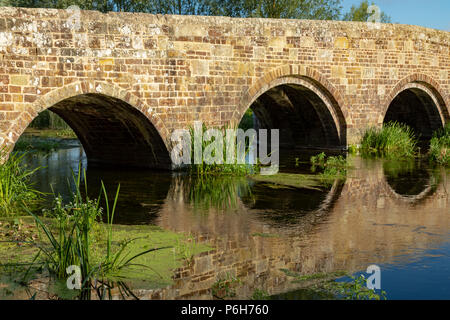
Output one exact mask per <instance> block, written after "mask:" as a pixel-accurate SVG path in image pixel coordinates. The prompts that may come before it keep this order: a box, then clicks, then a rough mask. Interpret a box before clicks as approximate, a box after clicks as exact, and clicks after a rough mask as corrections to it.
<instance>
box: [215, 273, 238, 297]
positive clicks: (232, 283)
mask: <svg viewBox="0 0 450 320" xmlns="http://www.w3.org/2000/svg"><path fill="white" fill-rule="evenodd" d="M241 283H242V281H241V279H239V278H237V277H234V276H232V275H231V274H230V273H227V274H226V275H225V276H224V277H222V278H219V279H218V280H217V281H216V282H214V284H213V285H212V287H211V293H212V296H213V297H214V298H215V299H220V300H224V299H226V298H233V297H235V296H236V287H237V286H238V285H239V284H241Z"/></svg>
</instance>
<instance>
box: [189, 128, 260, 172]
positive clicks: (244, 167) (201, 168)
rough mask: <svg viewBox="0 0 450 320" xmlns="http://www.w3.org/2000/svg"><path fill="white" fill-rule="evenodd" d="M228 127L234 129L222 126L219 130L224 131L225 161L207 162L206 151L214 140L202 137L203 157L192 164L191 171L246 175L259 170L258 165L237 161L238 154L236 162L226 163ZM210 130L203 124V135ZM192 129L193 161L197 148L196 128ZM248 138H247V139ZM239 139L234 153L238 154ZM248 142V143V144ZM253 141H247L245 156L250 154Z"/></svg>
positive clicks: (190, 129)
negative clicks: (195, 141) (195, 145)
mask: <svg viewBox="0 0 450 320" xmlns="http://www.w3.org/2000/svg"><path fill="white" fill-rule="evenodd" d="M227 129H234V128H231V127H230V128H229V127H222V128H220V129H219V130H221V131H222V136H223V137H224V141H223V142H224V143H223V150H222V154H223V161H222V162H223V163H207V162H206V161H205V159H204V151H205V149H206V148H207V146H208V145H210V144H211V143H212V142H214V140H213V141H205V140H204V139H203V138H202V144H201V149H202V159H201V163H198V164H195V163H194V164H192V165H191V173H196V174H198V175H204V174H226V175H236V176H245V175H248V174H252V173H254V172H255V171H256V170H257V167H258V165H251V164H240V163H238V161H237V156H236V157H235V159H234V163H225V162H226V161H225V159H226V152H227V150H226V143H225V140H226V139H225V137H226V130H227ZM207 130H208V128H207V127H206V125H205V124H203V127H202V137H203V135H204V134H205V132H206V131H207ZM189 131H190V135H191V146H192V150H191V159H192V161H194V154H195V149H194V137H195V135H194V133H195V131H194V128H193V127H191V128H189ZM246 140H247V139H246ZM236 141H237V139H236V140H235V147H234V154H235V155H237V154H238V150H239V148H240V147H241V146H240V145H239V144H238V143H236ZM247 142H248V144H247ZM251 142H252V141H248V140H247V141H246V145H245V146H244V150H245V156H247V155H248V153H249V145H250V144H251ZM212 156H215V154H213V155H212Z"/></svg>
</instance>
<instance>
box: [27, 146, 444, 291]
mask: <svg viewBox="0 0 450 320" xmlns="http://www.w3.org/2000/svg"><path fill="white" fill-rule="evenodd" d="M348 162H349V163H350V165H351V167H350V168H349V170H348V173H347V177H346V179H345V181H335V182H334V183H333V184H331V185H329V186H328V187H324V188H320V189H316V190H311V189H302V188H293V187H281V186H279V185H274V184H271V183H265V182H255V181H253V180H251V179H247V178H220V179H219V178H217V179H212V180H211V181H209V180H208V181H199V179H194V178H192V177H189V176H188V175H186V174H179V173H178V174H175V173H171V172H153V171H142V170H126V171H122V170H113V169H108V170H106V169H105V170H101V169H97V168H90V167H88V168H87V180H88V186H89V190H90V191H89V192H92V193H93V194H94V193H95V192H98V191H99V187H100V179H102V180H103V181H104V182H105V185H106V187H107V189H108V191H109V192H113V191H115V188H116V186H117V184H119V183H120V185H121V192H120V198H119V206H118V210H117V214H116V218H115V222H116V223H120V224H156V225H158V226H161V227H162V228H164V229H167V230H171V231H175V232H184V233H187V234H192V235H194V236H195V237H196V238H197V239H199V241H204V242H207V243H209V244H210V245H212V246H213V247H214V249H215V250H213V251H210V252H207V253H204V254H200V255H199V256H196V257H194V263H193V267H187V266H186V267H185V268H182V269H179V270H177V271H176V272H175V276H174V284H173V285H171V286H169V287H167V288H162V289H158V290H151V291H149V292H148V293H147V297H149V298H162V299H174V298H195V299H203V298H206V299H208V298H211V294H210V292H209V291H208V289H210V288H211V285H212V283H214V282H215V281H216V279H217V278H218V277H220V275H225V274H231V275H233V276H235V277H238V278H239V279H240V282H241V284H240V285H239V286H238V287H237V288H236V298H242V299H245V298H248V297H250V296H251V295H252V292H254V290H255V289H256V288H259V289H262V290H265V291H266V292H268V293H269V294H270V295H272V296H273V298H276V299H301V298H305V294H304V290H303V289H302V288H300V287H299V285H298V284H297V283H295V282H293V281H292V279H291V278H289V277H288V276H287V275H286V273H285V272H283V271H282V270H283V269H288V270H290V271H293V272H297V273H301V274H311V273H321V272H333V271H338V270H347V271H350V272H352V273H364V272H365V271H366V268H367V267H368V266H369V265H371V264H376V265H378V266H379V267H380V268H381V286H382V289H383V290H385V291H386V292H387V297H388V299H450V232H449V231H450V228H449V227H450V219H449V213H450V210H449V208H450V206H449V204H450V203H449V193H448V192H449V190H450V171H449V170H448V169H447V170H445V169H443V168H434V169H432V168H430V167H429V166H428V165H427V164H426V163H423V162H417V161H416V162H414V161H413V162H393V161H387V160H380V159H363V158H361V157H358V156H349V157H348ZM27 163H28V165H29V166H31V167H38V166H39V167H42V168H41V170H39V171H38V172H37V174H36V175H35V177H34V182H35V187H36V188H38V189H39V190H41V191H44V192H51V191H53V192H56V193H60V194H61V195H63V196H64V197H68V196H69V195H70V193H69V192H68V188H67V183H68V181H71V175H72V171H74V172H75V174H76V172H77V170H78V166H79V163H81V164H82V166H83V167H87V162H86V156H85V154H84V152H83V150H82V148H81V147H80V146H76V145H75V146H74V147H72V148H67V149H60V150H57V151H54V152H52V153H50V154H47V155H43V154H39V153H34V154H29V155H28V156H27ZM283 170H285V171H286V172H297V171H298V172H302V171H304V170H306V169H305V167H303V168H298V169H296V168H294V167H293V166H291V167H289V166H288V167H286V168H282V169H281V171H283ZM205 184H207V185H206V187H205ZM199 186H201V187H199ZM210 190H215V191H216V192H213V191H210ZM217 191H218V192H217ZM308 297H309V298H310V296H308V295H306V298H308Z"/></svg>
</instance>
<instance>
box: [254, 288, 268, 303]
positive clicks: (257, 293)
mask: <svg viewBox="0 0 450 320" xmlns="http://www.w3.org/2000/svg"><path fill="white" fill-rule="evenodd" d="M250 300H270V294H269V293H268V292H267V291H266V290H264V289H258V288H256V289H255V290H254V291H253V294H252V296H251V297H250Z"/></svg>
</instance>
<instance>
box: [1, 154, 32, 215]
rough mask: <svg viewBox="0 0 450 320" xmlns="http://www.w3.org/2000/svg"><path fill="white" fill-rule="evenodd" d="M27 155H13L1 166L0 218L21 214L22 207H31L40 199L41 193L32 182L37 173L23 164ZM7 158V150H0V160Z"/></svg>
mask: <svg viewBox="0 0 450 320" xmlns="http://www.w3.org/2000/svg"><path fill="white" fill-rule="evenodd" d="M24 156H25V154H21V155H19V154H17V153H11V154H10V156H9V158H8V160H6V162H5V163H3V164H0V216H1V215H12V214H20V213H21V212H22V209H21V208H22V206H29V205H30V203H34V202H35V201H36V200H38V199H39V198H40V195H41V193H40V192H38V191H37V190H35V189H33V188H32V184H31V181H30V178H31V176H32V175H33V173H34V172H35V171H37V170H38V169H39V168H36V169H34V170H29V169H27V168H26V167H25V165H24V164H23V163H22V160H23V158H24ZM5 158H6V150H5V149H3V150H0V159H5Z"/></svg>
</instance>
